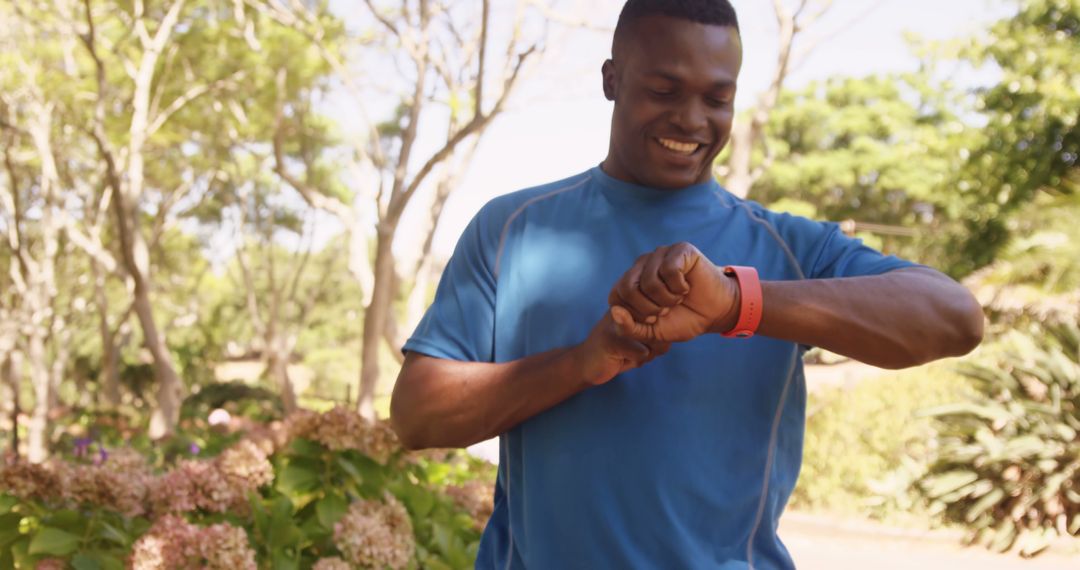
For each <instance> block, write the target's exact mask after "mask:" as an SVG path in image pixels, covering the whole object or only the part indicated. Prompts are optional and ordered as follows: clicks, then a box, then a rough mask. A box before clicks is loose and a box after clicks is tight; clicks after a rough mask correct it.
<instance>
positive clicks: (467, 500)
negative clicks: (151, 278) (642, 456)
mask: <svg viewBox="0 0 1080 570" xmlns="http://www.w3.org/2000/svg"><path fill="white" fill-rule="evenodd" d="M493 479H494V467H492V466H489V465H487V464H484V463H482V462H480V461H478V460H475V459H472V458H468V457H466V456H464V455H463V454H462V453H461V452H456V451H455V452H449V451H439V452H422V453H406V452H404V451H402V449H401V447H400V446H399V445H398V443H397V440H396V438H395V437H394V435H393V432H392V431H390V429H389V427H388V426H386V425H385V424H382V423H375V424H372V423H368V422H366V421H365V420H363V419H361V418H360V417H359V416H358V415H357V414H356V413H354V412H351V411H348V410H345V409H343V408H335V409H333V410H330V411H329V412H326V413H324V414H317V413H314V412H309V411H301V412H298V413H296V414H294V415H292V416H290V417H289V418H288V419H287V420H286V421H285V422H274V423H271V424H249V427H248V431H247V433H246V434H244V437H243V439H241V440H239V441H238V442H237V443H235V444H233V445H232V446H230V447H229V448H227V449H225V450H224V451H223V452H222V453H221V454H219V455H217V456H216V457H213V458H197V459H184V460H179V461H177V463H176V464H175V465H173V466H172V467H170V468H169V469H166V470H163V471H157V470H155V469H154V468H153V467H151V466H150V465H149V464H148V463H147V462H146V458H145V457H144V456H143V455H141V454H138V453H136V452H134V451H132V450H113V451H112V452H111V453H109V454H108V456H107V457H106V458H104V459H103V460H101V459H97V458H95V460H94V461H92V462H87V461H82V460H80V458H78V457H76V458H73V459H72V460H54V461H52V462H50V463H48V464H45V465H32V464H29V463H26V462H25V461H22V460H20V459H18V458H11V457H9V458H7V459H6V460H5V461H4V462H3V463H2V464H0V568H35V567H69V566H70V567H75V568H101V569H112V568H123V567H125V565H126V566H127V567H131V568H137V569H140V570H142V569H145V570H150V569H155V570H157V569H162V570H163V569H173V568H193V567H199V568H211V569H216V568H222V569H226V568H227V569H228V570H240V569H247V568H256V567H259V568H270V567H272V568H311V567H318V568H323V569H329V568H349V567H379V568H384V567H389V568H406V567H409V568H414V567H419V568H440V569H442V568H470V567H471V566H472V563H473V560H474V559H475V556H476V550H477V548H478V546H479V539H480V532H481V529H482V527H483V524H484V522H485V521H486V518H487V517H488V516H490V513H491V504H490V503H491V498H492V489H491V483H492V481H493Z"/></svg>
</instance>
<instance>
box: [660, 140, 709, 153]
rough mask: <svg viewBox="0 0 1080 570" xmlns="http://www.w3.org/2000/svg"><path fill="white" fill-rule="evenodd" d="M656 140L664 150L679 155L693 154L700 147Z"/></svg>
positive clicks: (692, 144) (693, 144)
mask: <svg viewBox="0 0 1080 570" xmlns="http://www.w3.org/2000/svg"><path fill="white" fill-rule="evenodd" d="M656 140H657V141H659V142H660V144H661V145H662V146H663V147H664V148H666V149H668V150H673V151H675V152H678V153H681V154H693V152H694V151H695V150H697V149H698V147H699V146H701V145H699V144H696V143H684V142H679V141H673V140H671V139H664V138H658V139H656Z"/></svg>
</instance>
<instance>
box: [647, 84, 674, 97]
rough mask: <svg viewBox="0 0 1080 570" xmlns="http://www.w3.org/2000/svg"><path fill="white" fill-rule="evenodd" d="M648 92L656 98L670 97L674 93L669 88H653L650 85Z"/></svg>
mask: <svg viewBox="0 0 1080 570" xmlns="http://www.w3.org/2000/svg"><path fill="white" fill-rule="evenodd" d="M649 94H650V95H652V96H653V97H656V98H657V99H670V98H671V97H673V96H674V95H675V91H673V90H671V89H655V88H651V87H650V88H649Z"/></svg>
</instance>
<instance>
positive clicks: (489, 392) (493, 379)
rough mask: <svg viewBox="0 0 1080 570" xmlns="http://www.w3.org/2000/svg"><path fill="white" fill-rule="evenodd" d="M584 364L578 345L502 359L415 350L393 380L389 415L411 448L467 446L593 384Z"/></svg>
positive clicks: (499, 432)
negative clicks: (432, 354)
mask: <svg viewBox="0 0 1080 570" xmlns="http://www.w3.org/2000/svg"><path fill="white" fill-rule="evenodd" d="M581 368H582V367H581V366H580V364H579V359H578V358H577V353H576V349H557V350H552V351H549V352H544V353H541V354H537V355H533V356H529V357H526V358H522V359H520V360H515V361H512V362H507V363H499V364H493V363H486V362H457V361H452V360H443V359H437V358H431V357H427V356H423V355H418V354H415V353H410V354H409V356H408V358H407V359H406V362H405V366H403V367H402V371H401V375H400V376H399V377H398V381H397V384H396V385H395V386H394V394H393V397H392V399H391V402H390V421H391V424H392V425H393V427H394V431H395V432H397V434H398V437H399V438H400V439H401V441H402V443H403V444H404V445H405V446H406V447H408V448H411V449H422V448H429V447H465V446H468V445H472V444H474V443H476V442H479V441H483V440H485V439H490V438H492V437H495V436H497V435H499V434H501V433H503V432H505V431H507V430H509V429H510V428H512V427H514V426H515V425H517V424H519V423H521V422H523V421H525V420H526V419H528V418H531V417H532V416H534V415H536V414H538V413H540V412H543V411H544V410H547V409H548V408H551V407H552V406H554V405H556V404H558V403H559V402H562V401H563V400H566V399H567V398H569V397H571V396H573V395H574V394H577V393H578V392H580V391H582V390H584V389H585V388H587V387H589V386H590V384H589V383H587V382H586V381H585V379H584V375H583V373H582V371H581Z"/></svg>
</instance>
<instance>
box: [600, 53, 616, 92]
mask: <svg viewBox="0 0 1080 570" xmlns="http://www.w3.org/2000/svg"><path fill="white" fill-rule="evenodd" d="M600 73H601V75H603V78H604V97H605V98H606V99H607V100H608V101H614V100H615V91H616V85H618V81H617V78H616V76H615V62H614V61H612V60H610V59H608V60H605V61H604V65H603V66H601V67H600Z"/></svg>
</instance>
